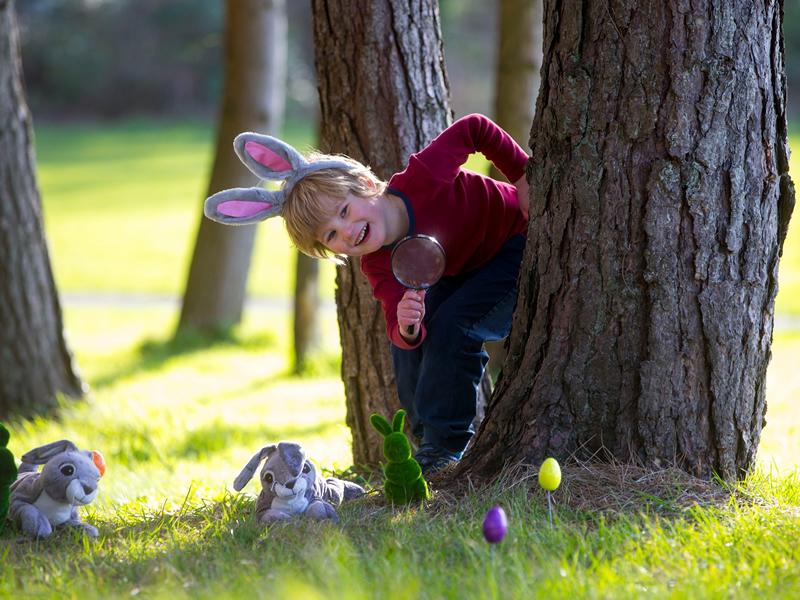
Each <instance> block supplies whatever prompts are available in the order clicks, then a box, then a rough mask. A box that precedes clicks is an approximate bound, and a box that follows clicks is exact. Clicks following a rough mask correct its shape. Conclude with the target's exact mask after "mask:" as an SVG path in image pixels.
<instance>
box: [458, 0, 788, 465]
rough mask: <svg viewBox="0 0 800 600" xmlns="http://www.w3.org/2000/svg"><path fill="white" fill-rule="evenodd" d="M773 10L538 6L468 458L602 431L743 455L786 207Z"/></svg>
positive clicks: (692, 452) (592, 445)
mask: <svg viewBox="0 0 800 600" xmlns="http://www.w3.org/2000/svg"><path fill="white" fill-rule="evenodd" d="M781 19H782V3H781V2H777V3H776V2H767V3H758V4H756V3H751V2H744V1H737V2H729V1H727V0H717V1H713V2H700V3H694V4H692V5H691V6H689V5H688V4H686V5H684V4H682V3H677V2H675V3H668V4H665V3H663V2H655V1H649V2H644V3H643V2H639V1H636V2H634V1H633V0H624V1H619V2H615V3H613V4H611V5H608V4H606V3H594V2H589V3H587V2H556V1H555V0H549V1H546V2H545V36H544V38H545V45H544V48H545V54H544V68H543V69H542V76H543V80H542V87H541V90H540V99H539V102H538V105H537V112H536V118H535V120H534V123H533V128H532V139H531V147H532V150H533V156H534V157H535V158H534V160H532V162H531V164H530V172H529V181H530V184H531V191H532V198H531V227H530V231H529V238H528V246H527V249H526V253H525V258H524V260H523V266H522V272H523V276H522V281H521V289H520V295H519V302H518V308H517V311H516V313H515V316H514V322H513V329H512V334H511V340H510V349H509V358H508V359H507V361H506V368H505V370H504V373H505V374H506V376H504V377H502V379H501V381H500V383H499V385H498V389H497V391H496V394H495V398H494V401H493V403H492V404H491V405H490V407H489V414H488V415H487V418H486V420H485V421H484V424H483V426H482V429H481V431H480V433H479V436H478V439H477V440H476V443H475V444H474V447H473V451H472V453H471V454H470V455H469V456H468V457H467V458H466V459H465V461H463V464H462V466H461V469H463V470H468V471H470V470H471V471H473V472H476V473H496V472H497V471H498V470H499V469H500V468H501V467H502V466H503V464H504V463H505V462H507V461H510V460H520V459H521V460H524V461H527V462H530V463H533V464H537V463H538V462H539V461H540V460H541V459H542V458H543V457H544V456H546V455H550V454H552V455H555V456H557V457H565V456H567V455H568V454H570V453H572V452H576V451H578V452H580V453H592V452H595V451H596V450H597V449H599V448H601V447H603V448H605V449H607V450H608V451H610V452H611V453H612V454H613V455H614V456H616V457H619V458H621V459H630V458H633V457H635V458H637V459H641V460H644V461H645V462H646V463H649V464H653V465H658V464H665V463H673V462H677V463H678V464H679V465H681V466H682V467H683V468H685V469H686V470H687V471H690V472H692V473H696V474H700V475H707V474H709V473H710V472H711V471H714V472H716V473H719V474H720V475H721V476H722V477H725V478H734V477H737V476H740V475H741V474H742V473H744V472H745V471H747V470H748V469H749V468H750V467H751V466H752V465H753V461H754V458H755V454H756V449H757V447H758V441H759V437H760V433H761V429H762V426H763V423H764V413H765V410H766V405H765V394H764V385H765V376H766V370H767V364H768V362H769V358H770V344H771V340H772V327H773V309H774V300H775V295H776V292H777V277H778V259H779V256H780V252H781V248H782V244H783V239H784V236H785V233H786V228H787V226H788V222H789V218H790V215H791V212H792V207H793V205H794V189H793V186H792V183H791V180H790V178H789V174H788V148H787V136H786V115H785V100H786V97H785V74H784V64H783V40H782V32H781ZM460 472H463V471H460ZM457 475H458V473H457V474H456V476H457Z"/></svg>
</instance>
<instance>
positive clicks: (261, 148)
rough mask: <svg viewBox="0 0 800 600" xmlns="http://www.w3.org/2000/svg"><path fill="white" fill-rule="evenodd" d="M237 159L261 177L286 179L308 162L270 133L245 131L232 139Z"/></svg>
mask: <svg viewBox="0 0 800 600" xmlns="http://www.w3.org/2000/svg"><path fill="white" fill-rule="evenodd" d="M233 149H234V150H235V151H236V154H237V155H238V156H239V159H240V160H241V161H242V162H243V163H244V164H245V166H246V167H247V168H248V169H250V170H251V171H252V172H253V173H254V174H255V175H257V176H258V177H260V178H261V179H275V180H280V179H287V178H289V176H291V175H293V174H294V173H295V172H296V171H297V170H298V169H300V168H301V167H304V166H306V165H307V164H308V161H306V159H305V158H303V156H302V154H300V153H299V152H298V151H297V150H295V149H294V148H292V147H291V146H290V145H289V144H287V143H286V142H283V141H281V140H279V139H278V138H274V137H272V136H270V135H261V134H259V133H252V132H249V131H248V132H245V133H240V134H239V135H237V136H236V139H234V140H233Z"/></svg>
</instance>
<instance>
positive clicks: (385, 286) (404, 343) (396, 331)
mask: <svg viewBox="0 0 800 600" xmlns="http://www.w3.org/2000/svg"><path fill="white" fill-rule="evenodd" d="M361 272H362V273H364V275H365V276H366V277H367V281H369V284H370V286H371V287H372V295H373V296H374V298H375V299H376V300H378V301H379V302H380V303H381V308H383V316H384V318H385V319H386V335H387V336H388V337H389V341H391V342H392V344H394V345H395V346H397V347H398V348H402V349H403V350H410V349H412V348H416V347H417V346H419V345H420V344H421V343H422V340H423V339H425V326H424V325H419V333H418V335H417V337H416V338H413V339H411V340H407V339H405V337H403V335H401V333H400V325H399V324H398V322H397V305H398V304H399V303H400V301H401V300H402V298H403V294H404V293H405V291H406V288H404V287H403V286H402V285H400V284H399V283H398V282H397V280H396V279H395V278H394V275H392V271H391V269H390V268H387V269H383V268H381V267H380V266H376V265H373V264H368V263H367V261H364V260H363V258H362V260H361ZM412 337H413V336H412Z"/></svg>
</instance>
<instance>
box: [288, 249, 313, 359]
mask: <svg viewBox="0 0 800 600" xmlns="http://www.w3.org/2000/svg"><path fill="white" fill-rule="evenodd" d="M296 255H297V263H296V264H295V270H294V273H295V282H294V372H295V373H302V372H303V369H304V368H305V365H306V362H307V360H308V355H309V354H310V353H311V352H312V351H313V349H314V347H315V346H317V344H318V343H319V318H318V313H319V261H318V260H317V259H315V258H311V257H310V256H306V255H305V254H303V253H302V252H296Z"/></svg>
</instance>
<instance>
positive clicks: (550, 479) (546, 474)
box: [539, 458, 561, 492]
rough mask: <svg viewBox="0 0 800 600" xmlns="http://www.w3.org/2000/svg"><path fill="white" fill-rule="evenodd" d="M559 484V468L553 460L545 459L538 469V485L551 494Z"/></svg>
mask: <svg viewBox="0 0 800 600" xmlns="http://www.w3.org/2000/svg"><path fill="white" fill-rule="evenodd" d="M560 484H561V467H560V466H559V465H558V461H557V460H556V459H555V458H547V459H545V461H544V462H543V463H542V466H541V467H539V485H540V486H542V487H543V488H544V489H546V490H548V491H550V492H552V491H553V490H555V489H556V488H557V487H558V486H559V485H560Z"/></svg>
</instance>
